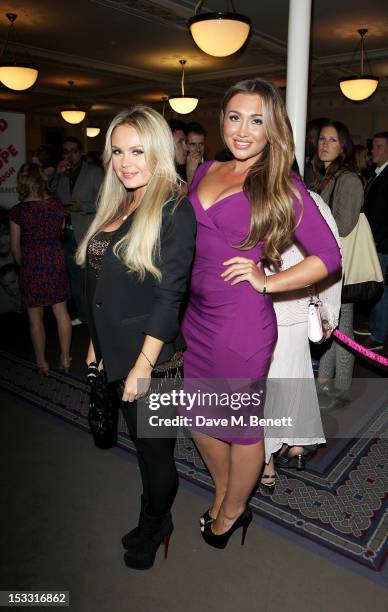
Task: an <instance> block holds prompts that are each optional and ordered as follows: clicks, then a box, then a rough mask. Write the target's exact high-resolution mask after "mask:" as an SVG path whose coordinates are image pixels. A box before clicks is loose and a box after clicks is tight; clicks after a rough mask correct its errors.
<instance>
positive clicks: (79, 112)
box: [61, 81, 86, 125]
mask: <svg viewBox="0 0 388 612" xmlns="http://www.w3.org/2000/svg"><path fill="white" fill-rule="evenodd" d="M68 83H69V86H70V90H71V95H72V93H73V85H74V81H68ZM61 115H62V119H64V120H65V121H66V122H67V123H71V124H73V125H76V124H77V123H81V121H83V120H84V119H85V115H86V111H84V110H83V109H81V108H78V107H77V106H76V105H75V104H69V106H67V107H66V108H64V109H63V110H61Z"/></svg>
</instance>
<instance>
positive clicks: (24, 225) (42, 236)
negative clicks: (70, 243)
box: [9, 163, 71, 376]
mask: <svg viewBox="0 0 388 612" xmlns="http://www.w3.org/2000/svg"><path fill="white" fill-rule="evenodd" d="M18 192H19V195H20V197H21V200H22V201H21V202H20V203H19V204H16V206H14V207H13V208H12V209H11V211H10V213H9V218H10V220H11V224H10V231H11V249H12V253H13V255H14V257H15V259H16V261H17V263H18V264H19V265H20V291H21V297H22V308H26V309H27V312H28V318H29V322H30V332H31V339H32V344H33V346H34V353H35V358H36V363H37V366H38V369H39V372H40V374H43V375H45V376H48V373H49V364H48V363H47V361H46V356H45V344H46V333H45V328H44V323H43V315H44V307H45V306H51V307H52V309H53V313H54V315H55V318H56V321H57V327H58V335H59V343H60V348H61V356H60V364H61V369H63V370H65V371H66V372H67V371H68V370H69V368H70V356H69V353H70V342H71V320H70V317H69V314H68V312H67V306H66V300H68V299H69V298H70V285H69V279H68V276H67V271H66V263H65V253H64V250H63V246H62V243H61V242H60V239H59V238H60V232H61V228H62V226H63V222H64V218H65V211H64V208H63V206H62V204H61V202H59V201H58V200H57V199H55V198H53V197H52V196H51V195H50V194H49V192H48V189H47V177H46V176H45V175H44V174H43V172H42V170H41V168H40V166H39V165H38V164H34V163H31V164H24V165H23V166H22V167H21V168H20V170H19V174H18Z"/></svg>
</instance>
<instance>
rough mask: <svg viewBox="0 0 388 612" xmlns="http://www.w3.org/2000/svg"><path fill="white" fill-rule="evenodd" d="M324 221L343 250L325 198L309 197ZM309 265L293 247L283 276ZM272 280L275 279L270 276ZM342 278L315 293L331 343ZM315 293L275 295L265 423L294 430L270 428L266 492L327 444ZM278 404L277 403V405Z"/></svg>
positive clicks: (285, 258) (329, 281) (286, 254)
mask: <svg viewBox="0 0 388 612" xmlns="http://www.w3.org/2000/svg"><path fill="white" fill-rule="evenodd" d="M310 195H311V197H312V198H313V199H314V201H315V203H316V204H317V206H318V208H319V210H320V212H321V214H322V216H323V217H324V219H325V221H326V222H327V224H328V225H329V227H330V229H331V231H332V232H333V234H334V236H335V238H336V240H337V242H338V244H339V245H340V240H339V235H338V230H337V225H336V223H335V221H334V218H333V215H332V214H331V212H330V209H329V207H328V206H327V204H325V202H324V201H323V200H322V198H321V197H320V196H319V195H318V194H317V193H314V192H311V191H310ZM303 259H304V254H303V252H302V251H301V250H300V249H299V247H298V246H297V245H296V244H292V245H291V246H290V247H289V248H288V249H287V250H286V251H285V252H284V253H283V256H282V270H286V269H287V268H289V267H291V266H294V265H295V264H297V263H298V262H299V261H302V260H303ZM267 274H271V271H270V270H268V271H267ZM341 287H342V278H339V277H337V278H336V279H333V278H332V277H329V278H328V279H326V280H324V281H322V282H320V283H319V285H318V286H317V287H316V293H317V294H318V295H319V298H320V300H321V302H322V304H323V310H324V311H325V315H327V319H328V331H327V333H326V338H328V337H329V336H330V334H331V332H332V331H333V330H334V329H335V328H336V327H337V325H338V318H339V311H340V306H341ZM311 291H312V288H306V289H301V290H298V291H295V292H292V293H290V292H287V294H286V295H282V294H276V295H273V302H274V308H275V312H276V317H277V322H278V340H277V344H276V347H275V350H274V353H273V356H272V361H271V366H270V370H269V374H268V378H269V379H271V380H269V383H268V384H269V387H268V392H267V401H266V417H267V418H268V417H271V416H273V417H282V416H285V417H291V418H292V422H293V426H292V427H290V428H288V431H287V430H286V429H283V430H282V431H281V432H279V430H277V431H276V429H273V428H269V427H267V428H266V432H265V463H266V465H265V467H264V471H263V474H262V477H261V485H262V487H263V488H264V489H265V490H266V491H269V492H273V490H274V487H275V480H276V474H275V469H274V458H273V455H274V453H277V452H278V451H279V450H280V449H281V453H280V454H279V455H278V456H277V457H276V459H275V463H276V465H279V466H282V467H288V468H296V469H304V466H305V461H306V458H307V457H308V456H310V455H311V454H312V453H313V452H314V451H315V450H316V448H317V445H318V444H324V443H325V441H326V440H325V437H324V434H323V429H322V421H321V417H320V412H319V404H318V397H317V393H316V388H315V382H314V373H313V369H312V363H311V355H310V345H309V339H308V323H307V322H308V304H309V301H310V295H311ZM272 400H273V401H272Z"/></svg>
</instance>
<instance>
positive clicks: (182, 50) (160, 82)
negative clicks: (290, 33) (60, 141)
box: [0, 0, 388, 117]
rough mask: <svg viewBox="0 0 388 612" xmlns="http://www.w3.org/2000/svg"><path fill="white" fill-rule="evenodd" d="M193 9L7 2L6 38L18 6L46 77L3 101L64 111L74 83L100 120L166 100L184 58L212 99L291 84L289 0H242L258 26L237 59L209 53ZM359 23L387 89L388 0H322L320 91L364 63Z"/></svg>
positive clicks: (220, 1) (163, 0)
mask: <svg viewBox="0 0 388 612" xmlns="http://www.w3.org/2000/svg"><path fill="white" fill-rule="evenodd" d="M228 4H229V3H227V2H225V1H224V0H207V2H206V3H205V6H204V10H225V7H226V6H227V5H228ZM194 6H195V2H194V1H190V0H182V1H181V2H178V1H175V0H13V1H11V0H3V3H2V5H1V8H0V39H2V41H3V42H4V39H5V36H6V33H7V26H8V21H7V19H6V18H5V13H7V12H16V13H18V19H17V21H16V31H17V34H18V36H19V38H20V39H21V41H22V43H23V44H24V45H25V47H27V49H28V51H29V53H30V54H31V56H32V58H33V60H34V61H35V63H37V64H38V65H39V67H40V76H39V79H38V82H37V84H36V85H35V86H34V87H33V88H32V89H31V90H30V91H28V92H21V93H16V92H10V91H9V90H6V88H4V87H3V86H0V104H1V106H2V107H3V108H4V109H11V110H24V111H28V110H30V111H35V112H38V111H40V112H45V113H50V112H52V113H55V112H57V110H58V108H60V107H61V106H62V105H63V102H64V100H66V101H68V98H69V92H68V85H67V82H68V80H74V81H75V95H76V98H77V99H78V100H79V101H82V102H83V103H84V104H86V105H87V106H88V108H89V109H91V112H92V113H93V114H94V115H95V116H96V117H98V116H105V115H107V114H112V112H115V110H116V109H117V108H121V107H123V105H128V104H130V103H131V102H135V101H143V102H148V103H154V104H156V106H158V105H159V104H160V105H161V102H160V100H161V98H162V96H167V95H171V94H174V93H177V92H178V88H179V76H180V65H179V59H181V58H185V59H186V60H187V69H186V85H187V90H188V92H192V93H193V94H195V95H198V96H200V97H201V98H202V99H203V100H204V101H206V102H207V103H208V104H209V105H212V104H216V103H218V101H219V98H220V96H221V95H222V93H223V91H224V90H225V88H226V86H227V85H229V84H230V83H233V82H235V81H237V80H239V79H240V78H246V77H250V76H263V77H265V78H268V79H271V80H274V81H275V82H276V83H278V84H279V85H280V86H284V85H285V83H286V55H287V27H288V0H272V1H270V0H235V6H236V10H237V11H238V12H240V13H243V14H246V15H248V16H249V17H250V18H251V20H252V25H253V31H252V35H251V37H250V39H249V41H248V44H247V45H246V47H245V48H244V49H243V50H242V51H241V52H239V53H237V54H235V55H234V56H231V57H228V58H213V57H210V56H208V55H206V54H204V53H203V52H202V51H200V50H199V49H198V48H197V47H196V46H195V44H194V42H193V41H192V39H191V37H190V35H189V33H188V30H187V27H186V22H187V19H188V18H189V17H190V16H192V15H193V14H194ZM360 27H367V28H368V30H369V31H368V35H367V37H366V48H367V51H368V56H369V59H370V62H371V64H372V68H373V72H374V73H377V74H378V75H379V76H380V77H381V86H380V89H385V88H387V91H388V2H386V0H342V1H341V2H340V1H339V0H315V2H314V3H313V15H312V33H311V79H310V82H311V85H312V94H317V93H318V94H319V93H320V92H327V91H335V90H336V87H337V80H338V78H340V76H343V75H345V74H350V73H351V72H352V70H357V67H358V66H359V53H358V51H357V52H355V51H356V49H357V45H358V42H359V36H358V34H357V29H358V28H360ZM0 42H1V41H0ZM15 51H16V52H17V53H19V52H20V51H21V47H18V46H16V47H15ZM22 56H23V58H24V57H25V51H24V50H23V52H22ZM352 60H353V63H352Z"/></svg>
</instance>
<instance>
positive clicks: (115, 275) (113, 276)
mask: <svg viewBox="0 0 388 612" xmlns="http://www.w3.org/2000/svg"><path fill="white" fill-rule="evenodd" d="M173 206H174V204H173V202H169V203H167V204H166V206H165V207H164V209H163V218H162V228H161V238H160V259H159V260H157V262H158V267H159V269H160V270H161V273H162V280H161V281H160V282H159V281H158V280H157V279H155V278H154V277H153V276H152V275H151V274H149V273H147V274H146V276H145V278H144V280H143V281H141V280H140V279H139V276H138V274H135V273H129V272H128V269H127V268H126V266H125V265H124V264H123V263H122V262H121V260H120V259H119V258H118V257H117V256H116V255H114V253H113V247H114V244H116V243H117V242H118V241H119V240H120V239H121V238H122V237H123V236H124V235H125V234H126V232H127V231H128V229H129V226H130V223H131V222H132V218H131V217H129V218H128V220H127V221H126V222H124V223H123V224H122V226H121V227H120V229H119V230H118V232H117V233H116V234H115V236H114V240H112V242H111V244H110V245H109V247H108V249H107V251H106V253H105V256H104V258H103V260H102V266H101V269H100V272H99V277H98V281H97V285H96V290H95V294H94V301H93V305H92V312H91V313H90V314H91V315H92V317H93V319H94V324H95V325H94V327H95V330H93V325H92V326H91V329H90V331H91V336H92V341H94V343H95V340H97V341H98V342H97V343H96V344H98V345H99V347H100V349H101V353H102V358H103V360H104V367H105V370H106V372H107V376H108V380H110V381H113V380H118V379H120V378H124V377H125V376H127V374H128V372H129V371H130V369H131V368H132V366H133V365H134V363H135V361H136V359H137V357H138V356H139V353H140V351H141V348H142V346H143V342H144V336H145V335H149V336H153V337H154V338H158V339H160V340H163V342H164V343H165V344H164V346H163V349H162V351H161V353H160V356H159V359H158V363H163V362H164V361H167V360H168V359H170V358H171V357H172V356H173V355H174V353H175V352H176V351H177V350H182V349H183V348H184V347H185V344H184V339H183V337H182V335H181V333H180V329H179V317H180V309H181V305H182V301H183V298H184V295H185V292H186V289H187V284H188V280H189V276H190V271H191V264H192V260H193V256H194V249H195V232H196V221H195V215H194V211H193V208H192V206H191V204H190V202H189V201H188V200H187V199H184V200H182V201H181V202H180V203H179V204H178V205H177V207H176V208H175V210H174V209H173ZM87 265H88V264H87ZM94 333H96V334H97V338H93V334H94Z"/></svg>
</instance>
